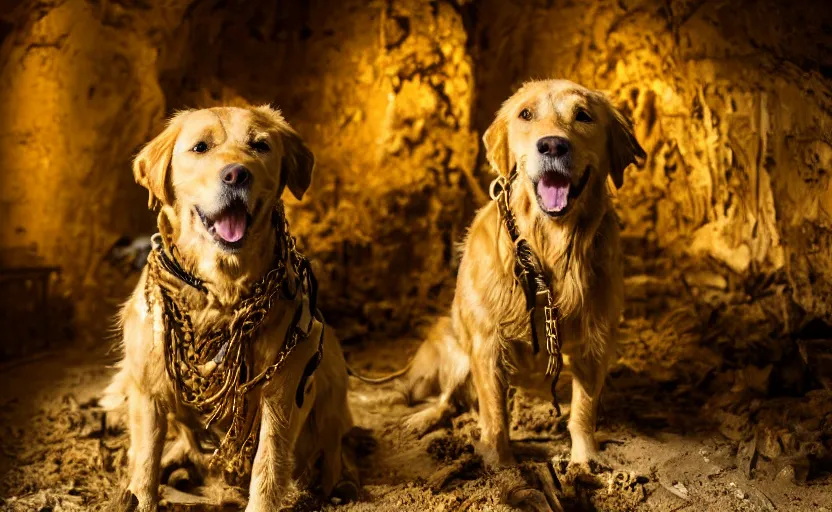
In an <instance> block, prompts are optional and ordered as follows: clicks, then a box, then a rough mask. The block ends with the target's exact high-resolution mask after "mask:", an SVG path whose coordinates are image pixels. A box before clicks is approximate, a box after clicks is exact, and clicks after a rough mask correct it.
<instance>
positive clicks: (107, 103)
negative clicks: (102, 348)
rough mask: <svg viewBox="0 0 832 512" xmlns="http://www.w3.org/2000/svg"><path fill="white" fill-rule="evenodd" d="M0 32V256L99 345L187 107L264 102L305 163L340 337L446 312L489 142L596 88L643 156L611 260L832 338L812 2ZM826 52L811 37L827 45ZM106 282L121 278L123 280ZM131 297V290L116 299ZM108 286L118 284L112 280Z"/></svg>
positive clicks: (602, 3)
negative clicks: (173, 125) (68, 310)
mask: <svg viewBox="0 0 832 512" xmlns="http://www.w3.org/2000/svg"><path fill="white" fill-rule="evenodd" d="M13 3H14V4H15V5H14V8H13V9H9V10H7V11H5V14H4V15H3V16H2V23H1V24H0V36H4V37H3V39H2V47H0V119H3V123H4V125H3V127H2V128H0V159H2V161H0V165H2V167H0V169H1V170H0V218H3V219H6V220H7V222H4V223H2V227H0V248H3V249H7V248H9V247H27V248H31V249H32V250H33V251H34V252H35V253H36V254H37V255H38V256H39V257H41V258H42V259H43V260H44V261H45V262H47V263H52V264H56V263H57V264H60V265H62V266H63V267H64V274H63V275H64V278H63V286H62V290H63V291H64V293H66V294H67V295H68V296H70V297H72V298H73V302H74V303H75V304H76V308H77V309H78V316H79V318H78V322H79V323H80V324H83V326H86V325H89V324H95V323H98V324H101V323H102V318H104V317H105V316H106V315H105V313H106V312H107V311H109V310H110V309H112V307H111V306H110V309H108V308H107V307H104V306H96V304H97V302H100V296H101V295H102V287H104V288H106V289H108V290H112V293H111V294H110V295H112V296H118V294H119V293H123V291H122V289H123V288H124V287H123V286H119V285H116V284H112V283H111V282H110V281H111V280H112V279H111V277H112V276H110V277H106V276H103V275H102V270H101V267H102V264H101V256H102V253H103V252H104V251H105V250H106V248H107V247H109V245H110V244H111V243H112V242H113V241H114V240H115V239H116V238H117V237H118V236H119V235H122V234H130V235H139V234H143V233H147V232H148V230H150V229H152V228H153V216H152V215H151V214H149V212H147V211H146V208H145V206H146V204H145V195H144V193H143V192H142V190H140V189H139V187H138V186H136V185H134V184H133V182H132V176H131V173H130V170H129V161H130V158H131V157H132V155H133V154H135V151H136V150H137V149H138V147H139V146H140V144H141V143H143V142H145V141H146V140H148V139H149V138H151V137H152V136H153V135H154V134H155V133H157V132H158V131H159V130H160V129H161V126H162V122H163V120H164V117H165V116H166V115H168V114H170V113H171V112H172V111H174V110H176V109H180V108H186V107H204V106H210V105H216V104H221V103H231V104H234V103H244V102H250V103H260V102H269V103H272V104H273V105H275V106H278V107H280V108H281V109H282V110H283V111H284V114H285V115H286V117H287V119H288V120H289V121H290V122H291V123H292V124H293V125H294V126H295V127H296V128H297V129H298V130H299V131H300V133H301V134H302V135H303V136H304V137H305V138H306V139H307V141H308V142H309V145H310V147H311V148H312V149H313V151H314V152H315V154H316V156H317V159H318V167H317V171H316V174H315V177H314V180H313V185H312V188H311V190H310V194H309V195H308V197H307V198H306V199H304V201H303V202H301V203H298V202H296V201H293V200H290V201H289V208H290V219H291V222H292V224H293V230H294V232H295V233H296V234H297V235H298V237H299V238H300V241H301V244H302V246H303V247H304V248H306V250H307V252H308V253H309V254H310V256H312V259H313V264H314V266H315V268H316V271H317V273H318V275H319V278H320V280H321V282H322V293H323V302H324V306H325V308H326V312H327V314H328V316H329V317H330V318H332V319H334V320H335V321H336V324H337V325H339V327H341V330H342V333H343V334H345V335H346V336H354V335H361V334H363V333H366V332H372V333H393V332H396V331H401V330H402V329H405V328H407V327H408V326H409V325H410V324H411V321H412V320H414V319H417V318H419V317H421V316H423V315H424V314H425V313H431V312H436V311H442V310H443V308H444V307H445V306H446V305H447V303H448V298H449V294H450V293H451V292H452V282H453V281H452V278H453V269H454V265H455V263H456V260H455V259H456V252H455V244H456V243H458V242H459V241H460V240H461V238H462V236H463V234H464V229H465V226H466V225H467V223H468V221H469V220H470V218H471V215H472V212H473V210H474V209H475V208H476V207H477V206H478V205H481V204H482V203H483V202H484V201H486V200H487V198H486V194H485V193H484V190H486V189H487V188H486V187H487V184H488V181H489V180H490V179H491V175H490V172H489V170H488V169H487V167H486V166H485V165H484V159H483V156H482V155H481V154H480V151H479V148H480V143H479V138H480V135H481V133H482V132H483V131H484V130H485V128H486V127H487V126H488V124H489V123H490V121H491V118H492V115H493V113H494V112H495V111H496V109H497V108H498V106H499V103H500V102H501V101H502V100H504V99H505V98H506V97H508V96H509V95H510V94H511V92H512V91H513V90H514V89H515V88H516V87H517V86H518V85H519V84H520V83H521V82H522V81H523V80H524V79H527V78H529V77H550V76H554V77H565V78H570V79H573V80H575V81H578V82H581V83H583V84H584V85H587V86H589V87H594V88H598V89H602V90H605V91H608V92H609V94H610V95H611V96H612V97H613V99H614V100H615V102H616V103H617V104H618V105H619V106H620V107H621V108H622V109H623V110H624V111H626V112H627V113H628V114H630V115H631V116H632V117H633V118H634V120H635V123H636V128H637V133H638V136H639V139H640V140H641V141H642V143H643V145H644V147H645V149H646V150H647V152H648V154H649V158H648V160H647V162H646V164H645V165H644V166H643V167H641V168H638V169H631V170H630V171H628V173H627V179H626V185H625V186H624V188H622V189H621V190H620V191H619V192H618V194H617V203H618V207H619V211H620V213H621V218H622V223H623V227H624V234H625V244H627V247H626V248H625V250H631V249H632V250H635V251H636V252H638V251H641V252H640V254H642V255H643V256H644V257H645V258H649V257H651V256H652V255H655V254H656V253H657V252H661V253H663V254H670V255H672V256H673V257H674V258H681V259H686V260H692V261H700V262H702V261H707V262H710V263H715V264H716V266H717V272H716V275H715V276H712V277H711V278H710V281H711V282H712V283H713V282H715V283H716V284H715V286H717V287H719V286H725V284H724V283H726V282H729V281H730V282H742V281H747V280H753V279H757V277H758V276H761V275H762V276H766V275H773V274H778V273H783V274H784V275H787V276H788V279H789V282H790V285H791V289H792V291H791V294H792V296H793V297H794V299H795V300H796V301H797V303H799V304H800V306H801V307H802V308H804V309H805V310H806V311H808V312H809V313H810V314H812V315H816V316H819V317H821V318H824V319H826V320H827V321H832V262H830V261H831V260H832V258H830V254H832V227H830V214H832V192H830V187H829V169H830V166H832V135H831V134H830V133H831V132H832V130H830V126H832V124H830V115H832V108H831V107H832V93H831V92H832V91H831V89H832V85H830V83H831V82H832V79H830V74H831V72H830V70H832V53H830V51H829V50H830V48H829V46H830V43H829V41H830V38H829V34H830V26H832V21H830V16H829V14H828V13H827V12H825V11H828V9H824V8H823V7H822V6H821V5H820V4H819V3H815V2H811V1H809V0H805V1H798V2H790V3H789V4H788V5H787V6H786V5H783V3H782V2H777V1H774V0H757V1H751V0H743V1H741V2H738V3H726V2H720V1H716V0H703V1H698V2H693V1H674V2H663V1H659V0H640V1H635V0H631V1H627V0H615V1H614V0H597V1H594V2H583V1H566V0H564V1H534V2H527V1H519V0H517V1H502V0H480V1H476V2H469V1H461V0H457V1H454V0H443V1H421V0H384V1H377V2H370V3H368V2H363V1H358V0H345V1H340V2H336V1H333V0H316V1H312V2H303V3H301V2H266V1H264V0H251V1H241V0H226V1H220V0H217V1H208V0H191V1H188V0H182V1H181V2H175V1H174V2H166V3H165V4H164V5H163V6H159V5H157V3H155V2H143V1H141V0H137V1H125V0H120V1H116V2H113V1H107V0H95V1H83V0H66V1H62V2H60V1H55V2H43V1H40V2H35V1H25V2H17V3H15V2H13ZM824 36H825V37H824ZM116 277H118V276H116ZM119 279H121V281H122V282H123V278H119ZM115 281H118V279H115Z"/></svg>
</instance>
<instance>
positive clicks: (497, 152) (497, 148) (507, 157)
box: [482, 112, 515, 176]
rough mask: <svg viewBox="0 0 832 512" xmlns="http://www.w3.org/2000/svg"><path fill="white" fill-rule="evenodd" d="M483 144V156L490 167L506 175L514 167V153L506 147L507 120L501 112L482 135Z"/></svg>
mask: <svg viewBox="0 0 832 512" xmlns="http://www.w3.org/2000/svg"><path fill="white" fill-rule="evenodd" d="M482 142H483V144H485V157H486V159H488V163H489V164H491V168H492V169H494V170H495V171H497V172H498V173H500V174H501V175H503V176H508V175H509V173H511V169H512V168H513V167H514V163H515V162H514V155H512V154H511V150H510V149H509V147H508V122H507V121H506V117H505V115H503V113H502V112H500V113H498V114H497V117H496V118H494V122H492V123H491V126H489V127H488V129H487V130H485V134H483V136H482Z"/></svg>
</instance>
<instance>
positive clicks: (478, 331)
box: [405, 80, 645, 465]
mask: <svg viewBox="0 0 832 512" xmlns="http://www.w3.org/2000/svg"><path fill="white" fill-rule="evenodd" d="M524 110H527V112H525V113H524ZM578 112H582V116H583V117H581V120H577V119H576V117H577V115H578ZM522 116H526V117H528V119H524V118H523V117H522ZM587 117H588V118H589V121H587ZM551 136H558V137H563V138H565V139H567V140H568V141H569V144H570V147H571V149H570V151H571V153H572V154H571V157H570V158H571V165H570V169H571V177H570V178H569V181H570V183H571V186H572V187H574V186H576V184H578V183H580V182H581V179H582V178H583V177H584V173H585V172H591V174H590V176H589V177H588V181H587V182H586V186H585V188H584V189H583V192H582V193H581V194H580V195H579V196H578V197H577V198H574V199H570V200H569V203H570V204H569V209H568V210H565V213H564V214H563V215H562V216H551V215H550V214H548V213H547V212H546V211H544V209H543V207H542V206H541V205H542V203H540V204H538V199H537V197H536V194H537V192H536V188H535V182H536V181H537V180H539V179H540V178H541V176H542V173H543V167H544V164H543V163H541V162H542V161H543V160H544V157H543V156H541V154H540V153H541V151H540V150H539V149H538V146H537V143H538V141H539V140H541V138H542V137H551ZM483 141H484V143H485V148H486V152H487V158H488V161H489V162H490V164H491V165H492V167H493V168H494V169H495V170H496V171H497V172H498V173H500V174H502V175H504V176H508V175H509V173H510V171H511V169H512V168H513V167H514V166H515V165H516V166H517V171H518V177H517V179H516V180H515V181H514V183H513V184H512V194H511V205H510V207H511V210H512V211H513V212H514V215H515V217H516V220H517V226H518V230H519V232H520V236H521V237H523V238H525V239H527V240H528V241H529V244H530V245H531V247H532V249H533V251H534V252H535V254H536V255H537V256H538V258H539V259H540V260H541V263H542V264H543V267H544V273H545V275H546V277H547V278H548V281H549V282H550V283H551V286H552V288H553V292H554V294H555V297H556V302H557V304H558V306H559V308H560V322H559V332H560V337H561V340H562V343H563V351H564V353H565V354H566V355H567V357H568V359H569V361H570V363H571V373H572V375H573V394H572V406H571V413H570V420H569V431H570V434H571V437H572V453H571V459H572V461H573V462H585V461H587V459H589V458H591V457H593V456H595V455H596V453H597V445H596V443H595V441H594V431H595V417H596V410H597V405H598V397H599V394H600V391H601V387H602V385H603V382H604V378H605V376H606V371H607V365H608V363H609V361H610V358H611V357H612V355H613V354H614V350H615V341H616V336H617V327H618V319H619V315H620V311H621V306H622V300H623V296H624V291H623V280H622V271H621V264H620V248H619V227H618V218H617V216H616V214H615V211H614V210H613V207H612V203H611V200H610V194H609V191H608V188H607V176H610V177H611V178H612V181H613V183H614V184H615V185H616V186H618V187H620V186H621V185H622V183H623V176H624V169H625V168H626V167H627V166H628V165H629V164H630V163H633V162H635V161H636V159H637V158H643V157H644V156H645V155H644V151H643V150H642V149H641V147H640V146H639V144H638V142H637V141H636V140H635V138H634V136H633V133H632V130H631V128H630V124H629V123H628V122H627V121H626V120H625V119H624V118H623V117H622V115H621V114H620V113H619V112H617V111H616V110H615V108H613V107H612V106H611V105H610V103H609V101H608V100H607V99H606V98H605V97H604V96H602V95H601V94H600V93H597V92H595V91H591V90H588V89H586V88H583V87H581V86H579V85H577V84H574V83H571V82H567V81H562V80H545V81H534V82H529V83H526V84H525V85H524V86H523V87H522V88H521V89H520V90H519V91H518V92H517V93H516V94H514V95H513V96H512V97H511V98H509V99H508V101H506V102H505V103H504V104H503V106H502V108H501V109H500V111H499V112H498V113H497V116H496V119H495V120H494V122H493V124H492V125H491V126H490V127H489V129H488V130H487V131H486V133H485V135H484V137H483ZM514 259H515V251H514V246H513V244H512V243H511V240H510V238H509V236H508V233H507V231H506V228H505V226H504V224H503V221H502V219H501V218H500V215H499V210H498V208H497V205H496V203H494V202H492V203H490V204H488V205H487V206H485V207H483V208H482V209H481V210H480V211H479V212H478V213H477V215H476V217H475V219H474V221H473V223H472V225H471V227H470V230H469V232H468V236H467V238H466V240H465V243H464V246H463V251H462V261H461V265H460V269H459V275H458V279H457V286H456V295H455V298H454V302H453V306H452V310H451V315H450V318H444V319H442V320H440V322H439V323H438V324H437V325H436V327H435V332H434V333H433V334H432V335H431V336H429V337H428V340H427V341H426V342H425V343H424V344H423V345H422V347H421V348H420V349H419V352H418V353H417V355H416V357H415V358H414V361H413V362H412V366H411V370H410V371H409V372H408V374H407V376H406V377H405V382H406V383H407V387H408V392H409V394H410V399H411V400H415V401H418V400H422V399H424V398H425V397H426V396H428V395H431V394H434V393H437V394H439V400H438V401H437V402H436V403H435V404H433V405H431V406H429V407H427V408H426V409H424V410H422V411H419V412H418V413H416V414H414V415H412V416H411V417H410V419H409V421H408V425H409V426H410V427H411V428H412V429H414V430H416V431H417V432H425V431H427V430H428V429H430V428H432V427H433V426H434V425H435V424H436V423H437V422H439V421H440V420H441V419H442V418H443V417H444V416H445V415H446V414H447V413H448V412H449V411H450V409H451V407H452V406H453V405H454V404H455V403H456V402H459V401H466V397H467V396H469V395H470V397H469V398H468V399H467V401H472V400H470V399H475V400H476V402H478V406H479V422H480V427H481V432H482V434H481V450H482V452H483V456H484V459H485V461H486V462H487V463H489V464H492V465H508V464H512V463H513V462H514V456H513V455H512V453H511V450H510V448H509V436H508V421H509V418H508V411H507V410H506V391H507V388H508V385H509V383H511V384H516V385H521V386H524V387H532V388H541V387H543V386H545V387H546V389H548V386H549V384H550V383H551V380H548V381H547V380H546V379H545V378H544V373H545V372H544V370H545V368H546V353H545V350H544V349H543V348H541V351H540V353H539V354H538V355H534V354H533V353H532V351H531V348H530V342H529V340H530V326H529V316H528V314H527V312H526V310H525V299H524V296H523V292H522V289H521V287H520V286H518V285H517V283H516V282H515V278H514V274H513V270H512V269H513V265H514Z"/></svg>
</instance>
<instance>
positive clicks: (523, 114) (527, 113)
mask: <svg viewBox="0 0 832 512" xmlns="http://www.w3.org/2000/svg"><path fill="white" fill-rule="evenodd" d="M520 119H522V120H523V121H531V120H532V111H531V110H529V109H527V108H524V109H523V110H521V111H520Z"/></svg>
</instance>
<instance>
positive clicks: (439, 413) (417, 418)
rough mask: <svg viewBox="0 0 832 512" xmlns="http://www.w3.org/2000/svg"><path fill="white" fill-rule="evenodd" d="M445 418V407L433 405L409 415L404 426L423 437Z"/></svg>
mask: <svg viewBox="0 0 832 512" xmlns="http://www.w3.org/2000/svg"><path fill="white" fill-rule="evenodd" d="M444 419H445V414H444V411H443V409H442V408H440V407H438V406H436V405H431V406H428V407H427V408H425V409H423V410H421V411H419V412H415V413H413V414H411V415H410V416H408V417H407V419H405V420H404V428H405V430H406V431H408V432H410V433H412V434H416V436H417V437H420V438H421V437H423V436H424V435H425V434H427V433H428V432H431V431H432V430H435V429H436V428H437V427H438V426H439V425H440V423H442V421H443V420H444Z"/></svg>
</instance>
